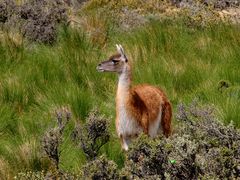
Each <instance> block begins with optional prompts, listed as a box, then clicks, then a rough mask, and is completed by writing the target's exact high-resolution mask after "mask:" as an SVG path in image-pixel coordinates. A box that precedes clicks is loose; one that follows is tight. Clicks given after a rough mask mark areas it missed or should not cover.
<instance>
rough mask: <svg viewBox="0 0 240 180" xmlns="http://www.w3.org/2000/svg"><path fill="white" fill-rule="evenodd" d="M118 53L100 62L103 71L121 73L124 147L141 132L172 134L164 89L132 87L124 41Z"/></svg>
mask: <svg viewBox="0 0 240 180" xmlns="http://www.w3.org/2000/svg"><path fill="white" fill-rule="evenodd" d="M116 46H117V51H118V53H117V54H115V55H113V56H111V57H110V58H109V59H108V60H106V61H103V62H101V63H100V64H99V65H98V66H97V70H98V71H100V72H116V73H118V76H119V80H118V87H117V94H116V130H117V133H118V136H119V138H120V139H121V145H122V148H123V149H124V150H126V151H127V150H128V146H129V143H130V141H131V139H132V138H134V137H136V136H137V135H138V134H140V133H141V132H144V133H145V134H148V135H149V136H150V137H155V136H157V134H158V133H159V132H161V131H162V132H163V134H164V135H165V136H166V137H168V136H169V135H170V134H171V117H172V107H171V104H170V102H169V101H168V99H167V97H166V95H165V93H164V92H163V91H162V90H161V89H159V88H157V87H154V86H151V85H147V84H141V85H137V86H134V87H131V78H132V77H131V67H130V65H129V62H128V58H127V56H126V55H125V53H124V50H123V48H122V46H121V45H116Z"/></svg>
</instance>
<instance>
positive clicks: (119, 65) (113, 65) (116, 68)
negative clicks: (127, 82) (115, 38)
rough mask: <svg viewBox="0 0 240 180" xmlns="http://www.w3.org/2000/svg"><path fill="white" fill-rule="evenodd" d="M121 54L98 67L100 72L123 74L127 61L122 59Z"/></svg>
mask: <svg viewBox="0 0 240 180" xmlns="http://www.w3.org/2000/svg"><path fill="white" fill-rule="evenodd" d="M121 58H122V56H121V54H116V55H113V56H111V57H110V58H109V59H108V60H106V61H103V62H101V63H100V64H98V66H97V70H98V71H99V72H117V73H121V72H122V70H123V67H124V64H125V63H127V62H126V61H124V60H122V59H121Z"/></svg>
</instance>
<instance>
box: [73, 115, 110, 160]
mask: <svg viewBox="0 0 240 180" xmlns="http://www.w3.org/2000/svg"><path fill="white" fill-rule="evenodd" d="M108 126H109V125H108V120H106V119H105V118H104V117H101V116H100V115H99V114H98V112H97V111H92V112H90V113H89V116H88V118H87V121H86V124H84V125H83V126H80V124H79V125H78V126H77V127H76V128H75V130H74V132H73V134H72V136H73V139H74V141H75V142H76V143H77V144H78V145H79V146H80V147H81V149H82V150H83V152H84V153H85V155H86V157H87V158H88V159H90V160H92V159H94V158H96V156H97V155H98V153H99V150H100V148H101V147H102V146H103V145H104V144H106V143H107V142H108V141H109V138H110V134H109V130H108Z"/></svg>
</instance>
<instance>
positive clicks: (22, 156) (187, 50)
mask: <svg viewBox="0 0 240 180" xmlns="http://www.w3.org/2000/svg"><path fill="white" fill-rule="evenodd" d="M106 29H107V28H106ZM117 32H118V31H116V32H112V33H111V36H110V37H108V38H109V41H108V42H107V44H106V46H105V47H104V48H102V49H101V48H100V46H99V45H98V44H95V43H93V42H92V41H91V40H90V39H89V38H88V36H87V34H86V33H85V32H83V31H81V30H76V29H71V28H62V29H61V31H60V33H59V40H58V42H57V43H56V44H55V45H54V46H52V47H50V46H44V45H41V44H34V45H33V44H21V45H20V46H18V47H17V48H16V47H15V45H13V44H12V43H11V42H8V43H1V42H0V53H1V56H0V64H1V66H0V69H1V71H0V77H1V80H0V112H1V116H0V130H1V131H0V144H1V147H0V166H1V167H2V168H7V169H11V171H10V172H8V171H5V172H6V174H3V175H2V177H4V176H5V177H8V176H9V174H11V175H14V173H17V172H19V171H24V170H39V169H44V168H47V166H48V165H47V162H46V161H45V160H43V159H42V155H41V151H40V149H41V147H40V140H41V137H42V135H43V133H44V132H45V131H46V130H47V129H48V128H49V127H52V126H53V125H54V120H53V119H54V117H53V112H54V110H55V109H56V108H57V107H61V106H68V107H69V108H70V109H71V111H72V113H73V119H74V122H76V121H78V122H81V123H84V121H85V118H86V116H87V114H88V112H89V111H90V110H91V109H92V108H95V107H97V108H99V110H100V112H101V113H102V114H105V115H106V116H107V117H109V118H110V119H111V127H110V129H111V132H112V138H111V141H110V143H109V144H107V145H106V146H104V147H103V148H102V150H101V151H102V153H106V154H107V156H108V157H109V158H110V159H113V160H114V161H115V162H117V164H118V165H119V167H121V166H122V165H123V163H124V154H123V153H122V152H121V149H120V144H119V141H118V139H117V136H116V133H115V125H114V118H115V103H114V102H115V91H116V84H117V76H116V75H113V74H100V73H98V72H97V71H96V65H97V64H98V63H99V62H100V61H102V60H104V59H105V58H107V57H108V56H109V55H111V54H113V53H115V51H116V50H115V44H116V43H120V44H122V45H123V47H124V48H125V50H126V53H127V56H128V57H129V60H130V63H131V64H132V68H133V84H138V83H149V84H153V85H156V86H159V87H161V88H162V89H163V90H164V91H166V93H167V95H168V97H169V98H170V100H171V102H172V104H173V107H174V109H175V108H176V105H177V104H178V103H179V102H189V101H191V100H192V99H194V98H198V99H199V100H200V101H201V102H202V103H204V104H213V105H214V106H215V108H216V109H217V115H218V117H219V120H221V121H224V122H226V123H229V122H230V121H233V122H234V123H235V125H236V126H237V127H240V115H239V113H238V112H239V111H240V94H239V92H240V90H239V89H240V88H239V87H240V72H239V67H240V61H239V59H240V51H239V47H240V36H239V32H240V27H239V25H225V24H219V25H216V26H213V27H208V28H206V29H192V28H188V27H187V26H185V25H184V24H182V23H169V22H167V21H166V22H156V21H153V22H151V23H150V24H148V25H146V26H145V27H141V28H139V29H136V30H134V31H132V32H128V33H127V32H125V33H119V32H118V33H117ZM221 80H225V81H229V82H230V83H231V86H230V87H229V88H228V89H226V90H224V91H223V92H222V91H219V90H218V85H219V84H218V83H219V81H221ZM74 122H73V123H74ZM73 123H72V125H71V126H70V127H69V130H68V131H67V132H68V133H67V134H66V135H65V137H66V141H65V142H64V144H63V145H62V149H63V153H62V156H61V157H62V158H61V160H60V167H61V168H63V169H65V170H70V171H79V170H80V169H81V167H82V165H83V164H84V163H85V158H84V155H83V153H82V152H81V151H80V150H79V148H76V147H75V146H74V145H73V144H72V142H71V140H70V131H71V128H72V127H73ZM176 128H177V127H176ZM3 162H4V163H3ZM0 173H3V172H2V171H0Z"/></svg>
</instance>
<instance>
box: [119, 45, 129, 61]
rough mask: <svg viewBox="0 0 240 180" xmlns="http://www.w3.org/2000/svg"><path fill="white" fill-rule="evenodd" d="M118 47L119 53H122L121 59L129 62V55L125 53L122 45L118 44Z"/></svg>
mask: <svg viewBox="0 0 240 180" xmlns="http://www.w3.org/2000/svg"><path fill="white" fill-rule="evenodd" d="M116 47H117V51H118V53H119V54H121V60H122V61H125V62H128V59H127V56H126V55H125V53H124V50H123V47H122V45H120V44H116Z"/></svg>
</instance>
